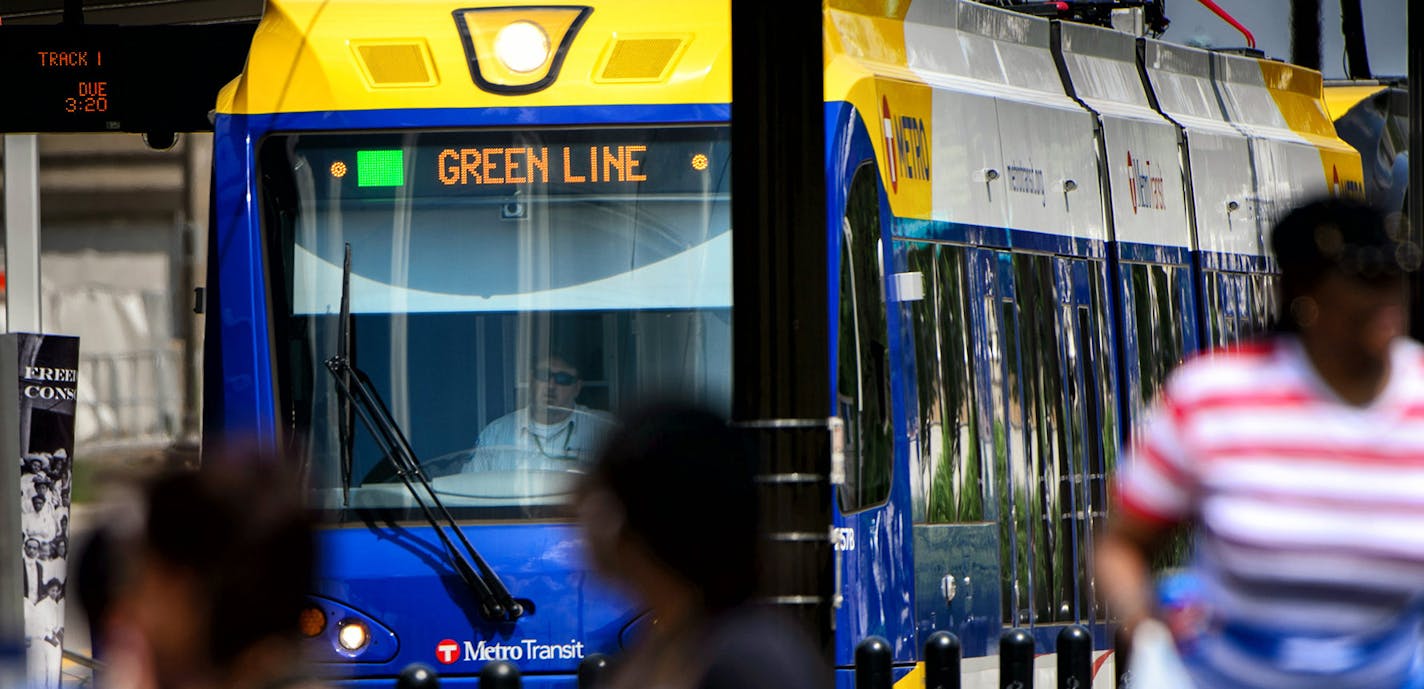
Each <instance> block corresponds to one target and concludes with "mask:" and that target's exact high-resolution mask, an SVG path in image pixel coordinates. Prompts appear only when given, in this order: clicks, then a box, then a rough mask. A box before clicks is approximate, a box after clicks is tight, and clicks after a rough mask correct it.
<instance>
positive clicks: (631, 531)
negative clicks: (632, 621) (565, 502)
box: [577, 403, 759, 615]
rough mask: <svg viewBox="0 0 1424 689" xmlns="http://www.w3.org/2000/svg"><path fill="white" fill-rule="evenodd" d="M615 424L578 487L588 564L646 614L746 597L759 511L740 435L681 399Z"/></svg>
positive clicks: (701, 608)
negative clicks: (631, 597) (635, 599)
mask: <svg viewBox="0 0 1424 689" xmlns="http://www.w3.org/2000/svg"><path fill="white" fill-rule="evenodd" d="M621 421H622V425H621V426H620V427H619V428H618V429H617V430H616V431H615V432H614V433H613V435H612V436H611V437H610V438H609V439H608V441H607V444H606V445H605V446H604V447H603V450H602V452H601V453H600V455H599V457H598V460H597V462H596V463H595V464H594V466H593V468H592V470H591V473H590V475H589V476H588V478H587V480H586V481H585V482H584V484H583V485H582V486H581V488H580V490H579V493H578V499H577V508H578V513H579V520H580V522H581V523H582V527H583V531H584V535H585V537H586V540H587V543H588V548H589V551H590V555H591V557H592V559H593V561H594V565H595V566H596V567H597V568H598V569H599V570H600V571H601V572H602V573H603V574H604V575H605V576H607V577H609V578H611V579H613V580H615V581H616V582H618V583H620V584H622V585H623V586H624V587H625V588H627V589H629V590H630V591H632V592H633V593H634V595H637V596H640V597H642V598H643V599H644V600H643V603H645V604H647V605H650V606H652V607H653V608H654V610H655V612H660V613H662V612H669V611H662V610H658V607H659V605H661V604H665V603H668V602H669V600H670V599H672V604H673V605H683V606H685V607H687V608H689V609H688V610H685V611H681V612H683V613H687V612H690V613H691V614H694V615H695V614H700V613H715V612H717V611H720V610H723V609H727V608H731V607H734V606H736V605H739V604H741V603H744V602H746V601H747V600H748V599H749V598H750V597H751V596H752V595H753V593H754V592H755V590H756V585H757V575H758V569H759V567H758V564H759V563H758V557H757V553H758V550H759V548H758V525H759V522H758V519H759V510H758V502H757V492H756V486H755V484H754V482H753V460H752V456H751V453H750V452H749V451H748V449H747V448H746V447H745V445H744V442H743V439H742V438H741V436H740V435H739V434H738V433H737V432H736V431H734V430H733V429H731V428H729V427H728V425H727V423H726V421H725V420H724V419H722V418H721V417H719V416H718V415H716V414H714V413H712V412H709V411H707V410H704V409H701V408H698V407H694V406H689V405H686V404H681V403H669V404H663V405H658V406H649V407H645V408H643V409H641V410H638V411H636V412H634V413H631V414H629V415H627V416H625V417H624V418H622V419H621ZM658 597H661V598H662V600H656V599H655V598H658Z"/></svg>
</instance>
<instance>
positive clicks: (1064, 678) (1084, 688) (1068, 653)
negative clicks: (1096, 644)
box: [1058, 624, 1093, 689]
mask: <svg viewBox="0 0 1424 689" xmlns="http://www.w3.org/2000/svg"><path fill="white" fill-rule="evenodd" d="M1092 686H1093V635H1092V633H1091V632H1089V631H1088V630H1087V629H1086V628H1084V627H1083V626H1081V625H1076V624H1070V625H1068V626H1067V627H1064V628H1063V631H1061V632H1058V689H1090V688H1091V687H1092Z"/></svg>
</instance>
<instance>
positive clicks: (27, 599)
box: [0, 334, 79, 689]
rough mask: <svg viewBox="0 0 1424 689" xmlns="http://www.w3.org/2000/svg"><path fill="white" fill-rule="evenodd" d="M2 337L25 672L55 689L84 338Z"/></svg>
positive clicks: (60, 659) (36, 683)
mask: <svg viewBox="0 0 1424 689" xmlns="http://www.w3.org/2000/svg"><path fill="white" fill-rule="evenodd" d="M4 337H5V338H6V339H7V340H10V341H9V342H6V343H5V345H6V346H3V347H0V354H3V355H4V356H0V366H3V367H4V368H3V369H0V375H4V376H15V377H16V378H17V382H18V388H19V395H18V397H19V399H18V400H17V402H18V407H15V408H12V409H14V410H15V412H18V413H17V414H16V416H17V418H16V421H17V422H18V427H17V430H18V436H17V437H16V438H15V441H16V442H8V439H7V443H6V447H5V450H6V451H12V452H14V453H15V456H16V457H17V458H18V460H19V465H20V531H21V534H20V537H21V543H22V544H23V545H22V548H23V552H22V553H21V558H22V563H23V572H22V575H21V581H22V582H23V590H24V600H23V606H24V620H25V647H26V649H27V651H26V657H27V662H26V666H27V667H26V669H27V674H28V676H29V679H30V686H31V687H35V688H44V689H51V688H58V687H59V685H60V668H61V665H62V663H63V648H64V599H65V585H66V583H67V581H68V576H67V572H66V569H67V568H66V563H67V562H68V559H69V504H70V486H71V482H72V480H73V475H74V474H73V467H74V464H73V455H74V408H75V398H76V395H77V392H78V368H79V338H76V337H64V336H58V335H35V334H12V335H6V336H4ZM11 356H13V357H14V358H13V359H11ZM11 361H13V362H14V365H15V368H13V369H12V368H10V362H11ZM7 387H8V386H7ZM4 407H9V405H8V403H5V404H0V408H4ZM5 411H6V412H7V413H15V412H11V411H10V410H9V409H6V410H5ZM6 425H7V426H8V425H9V424H6ZM11 428H15V426H11ZM4 435H9V434H8V433H6V434H4Z"/></svg>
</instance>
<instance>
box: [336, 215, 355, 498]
mask: <svg viewBox="0 0 1424 689" xmlns="http://www.w3.org/2000/svg"><path fill="white" fill-rule="evenodd" d="M336 329H337V330H338V331H339V332H338V334H337V341H336V356H339V357H341V358H342V359H344V360H346V361H353V360H354V358H353V355H352V352H351V349H352V347H351V343H352V338H351V243H350V242H347V243H346V255H345V258H343V259H342V261H341V315H340V316H338V317H337V323H336ZM341 382H342V383H343V384H346V385H348V386H349V385H350V383H349V381H347V380H345V379H344V378H343V379H342V381H341ZM342 401H343V402H344V404H342V405H341V411H339V412H338V414H337V417H336V435H337V440H339V441H340V442H341V506H342V507H350V506H351V466H352V464H351V453H352V449H353V447H354V446H355V444H356V434H354V433H352V432H351V431H352V428H351V426H352V424H353V422H354V419H353V418H352V415H353V413H354V412H353V409H352V405H351V398H350V397H343V398H342Z"/></svg>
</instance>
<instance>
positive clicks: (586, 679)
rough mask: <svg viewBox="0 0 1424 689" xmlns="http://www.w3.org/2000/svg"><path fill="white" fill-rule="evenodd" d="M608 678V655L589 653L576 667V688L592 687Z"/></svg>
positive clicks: (588, 688) (585, 688)
mask: <svg viewBox="0 0 1424 689" xmlns="http://www.w3.org/2000/svg"><path fill="white" fill-rule="evenodd" d="M607 679H608V656H606V655H603V654H602V653H591V654H589V656H588V657H587V658H584V659H583V662H581V663H579V668H578V689H594V687H597V686H599V685H601V684H603V682H604V681H606V680H607Z"/></svg>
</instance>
